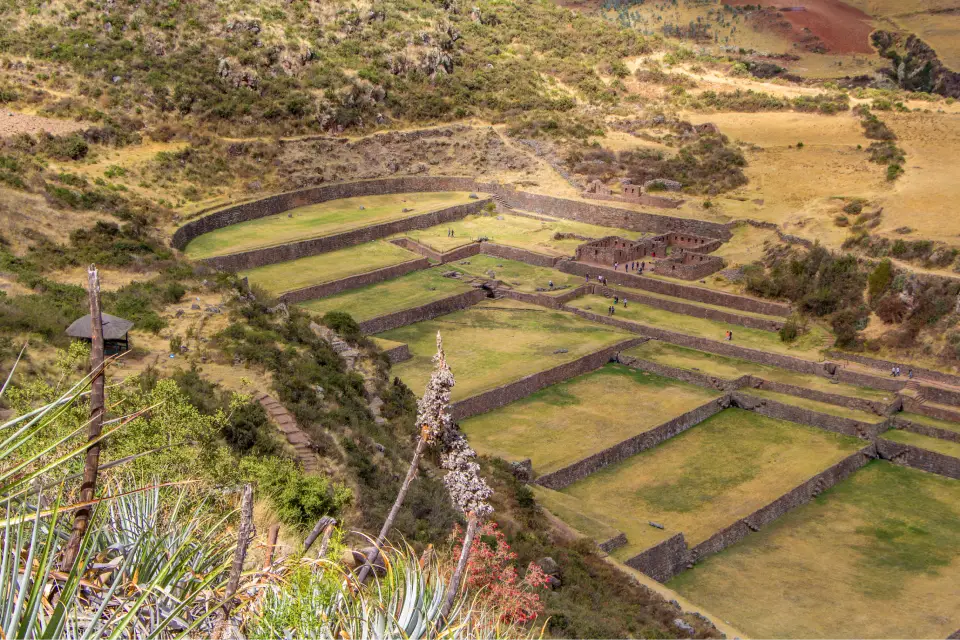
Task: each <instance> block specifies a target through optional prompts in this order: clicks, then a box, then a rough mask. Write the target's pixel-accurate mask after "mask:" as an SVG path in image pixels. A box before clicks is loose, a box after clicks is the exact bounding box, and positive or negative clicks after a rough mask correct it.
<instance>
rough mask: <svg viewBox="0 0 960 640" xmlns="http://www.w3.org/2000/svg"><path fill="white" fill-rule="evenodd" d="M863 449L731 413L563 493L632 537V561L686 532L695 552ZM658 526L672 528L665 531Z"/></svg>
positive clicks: (622, 554)
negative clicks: (725, 531) (737, 521)
mask: <svg viewBox="0 0 960 640" xmlns="http://www.w3.org/2000/svg"><path fill="white" fill-rule="evenodd" d="M863 444H864V443H863V442H862V441H860V440H857V439H856V438H848V437H845V436H841V435H838V434H835V433H830V432H827V431H823V430H821V429H815V428H813V427H806V426H803V425H798V424H794V423H791V422H786V421H783V420H776V419H773V418H767V417H765V416H761V415H759V414H756V413H752V412H750V411H744V410H742V409H727V410H725V411H723V412H721V413H719V414H717V415H715V416H713V417H711V418H708V419H707V420H705V421H703V422H702V423H700V424H699V425H697V426H696V427H694V428H692V429H690V430H688V431H685V432H684V433H682V434H680V435H678V436H676V437H674V438H671V439H670V440H667V441H666V442H664V443H663V444H660V445H658V446H656V447H654V448H653V449H649V450H647V451H644V452H643V453H640V454H637V455H635V456H633V457H631V458H629V459H627V460H625V461H623V462H621V463H619V464H615V465H612V466H609V467H607V468H605V469H603V470H601V471H599V472H597V473H594V474H593V475H591V476H589V477H587V478H585V479H584V480H581V481H580V482H576V483H574V484H572V485H570V486H569V487H567V488H566V489H564V490H563V493H565V494H567V495H569V496H572V497H575V498H578V499H579V501H580V505H581V509H582V510H583V511H584V512H585V513H586V514H588V515H590V516H592V517H594V518H597V519H600V520H602V521H604V522H606V523H607V524H609V525H610V526H611V527H613V528H615V529H619V530H621V531H623V532H625V533H626V534H627V539H628V541H629V542H628V544H627V546H626V547H624V548H622V549H619V550H618V551H616V552H614V555H615V556H616V557H617V558H620V559H626V558H629V557H631V556H633V555H635V554H637V553H639V552H640V551H643V550H644V549H647V548H648V547H650V546H651V545H653V544H656V543H657V542H660V541H661V540H664V539H666V538H668V537H670V536H672V535H675V534H677V533H680V532H683V534H684V537H685V538H686V540H687V542H688V543H689V544H690V545H691V546H692V545H695V544H698V543H700V542H703V541H704V540H706V539H707V538H709V537H710V536H711V535H713V534H714V533H716V532H717V531H720V530H721V529H723V528H724V527H726V526H729V525H730V524H732V523H733V522H735V521H736V520H738V519H739V518H742V517H744V516H746V515H748V514H750V513H752V512H753V511H755V510H757V509H759V508H760V507H762V506H764V505H766V504H769V503H770V502H772V501H773V500H775V499H776V498H778V497H779V496H781V495H783V494H784V493H786V492H787V491H790V490H791V489H793V488H794V487H796V486H797V485H799V484H801V483H803V482H804V481H806V480H808V479H809V478H811V477H813V476H814V475H816V474H817V473H819V472H821V471H823V470H824V469H826V468H828V467H830V466H831V465H833V464H835V463H837V462H839V461H840V460H842V459H843V458H845V457H847V456H848V455H850V454H852V453H853V452H854V451H857V450H858V449H860V448H861V447H862V446H863ZM650 521H653V522H657V523H659V524H662V525H663V526H664V529H662V530H661V529H657V528H654V527H652V526H650V525H649V524H648V522H650Z"/></svg>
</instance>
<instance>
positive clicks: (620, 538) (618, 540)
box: [597, 533, 627, 553]
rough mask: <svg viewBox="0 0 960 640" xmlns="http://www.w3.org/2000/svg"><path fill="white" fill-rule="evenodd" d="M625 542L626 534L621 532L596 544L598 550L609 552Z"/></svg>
mask: <svg viewBox="0 0 960 640" xmlns="http://www.w3.org/2000/svg"><path fill="white" fill-rule="evenodd" d="M626 544H627V534H625V533H621V534H619V535H616V536H614V537H612V538H610V539H609V540H607V541H606V542H601V543H599V544H598V545H597V546H598V547H600V551H603V552H605V553H610V552H611V551H616V550H617V549H619V548H620V547H623V546H625V545H626Z"/></svg>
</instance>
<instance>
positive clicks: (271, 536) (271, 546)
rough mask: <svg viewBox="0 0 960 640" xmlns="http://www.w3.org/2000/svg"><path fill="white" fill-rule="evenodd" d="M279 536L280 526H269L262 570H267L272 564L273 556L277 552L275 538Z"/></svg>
mask: <svg viewBox="0 0 960 640" xmlns="http://www.w3.org/2000/svg"><path fill="white" fill-rule="evenodd" d="M279 535H280V525H279V524H275V525H271V527H270V529H269V530H268V531H267V555H266V557H265V558H264V559H263V568H264V570H267V569H269V568H270V565H272V564H273V554H274V552H275V551H276V550H277V537H278V536H279Z"/></svg>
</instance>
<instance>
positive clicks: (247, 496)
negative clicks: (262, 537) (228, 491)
mask: <svg viewBox="0 0 960 640" xmlns="http://www.w3.org/2000/svg"><path fill="white" fill-rule="evenodd" d="M253 536H254V530H253V485H251V484H247V485H244V487H243V496H242V497H241V498H240V530H239V531H238V532H237V548H236V550H235V551H234V552H233V563H232V564H231V565H230V573H229V574H228V576H227V587H226V590H225V591H224V595H223V619H222V620H221V621H220V624H219V625H217V629H216V633H214V636H215V637H218V638H222V637H223V635H224V633H225V631H226V628H227V626H228V625H229V624H230V611H231V610H232V609H233V606H232V605H233V596H234V594H235V593H236V592H237V588H238V587H239V586H240V574H241V572H242V571H243V563H244V561H245V560H246V558H247V547H248V546H250V540H251V539H253Z"/></svg>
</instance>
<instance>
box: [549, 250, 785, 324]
mask: <svg viewBox="0 0 960 640" xmlns="http://www.w3.org/2000/svg"><path fill="white" fill-rule="evenodd" d="M557 269H559V270H560V271H563V272H564V273H572V274H574V275H578V276H586V275H587V274H589V275H590V276H591V278H593V279H596V276H597V275H598V274H600V275H603V276H604V277H605V278H606V279H607V282H611V283H613V284H619V285H622V286H625V287H632V288H634V289H644V290H646V291H652V292H653V293H659V294H662V295H667V296H673V297H674V298H684V299H686V300H693V301H695V302H702V303H704V304H713V305H717V306H720V307H729V308H731V309H738V310H740V311H749V312H751V313H761V314H763V315H767V316H782V317H787V316H789V315H790V312H791V311H790V305H786V304H782V303H779V302H768V301H766V300H758V299H756V298H749V297H747V296H738V295H735V294H732V293H725V292H723V291H714V290H712V289H705V288H703V287H695V286H693V285H687V284H680V283H678V282H668V281H666V280H658V279H656V278H648V277H645V276H638V275H635V274H632V273H624V272H623V271H614V270H613V269H606V268H603V267H598V266H596V265H588V264H583V263H580V262H574V261H573V260H561V261H560V262H558V263H557Z"/></svg>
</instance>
